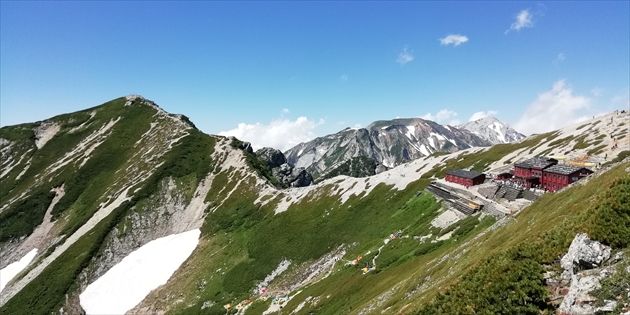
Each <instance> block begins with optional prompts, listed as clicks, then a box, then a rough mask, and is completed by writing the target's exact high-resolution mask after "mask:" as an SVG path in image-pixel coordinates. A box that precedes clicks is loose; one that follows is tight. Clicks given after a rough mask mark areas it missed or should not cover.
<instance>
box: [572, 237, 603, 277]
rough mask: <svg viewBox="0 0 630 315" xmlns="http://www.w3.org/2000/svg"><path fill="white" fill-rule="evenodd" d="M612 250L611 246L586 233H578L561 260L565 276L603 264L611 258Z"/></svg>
mask: <svg viewBox="0 0 630 315" xmlns="http://www.w3.org/2000/svg"><path fill="white" fill-rule="evenodd" d="M610 251H611V249H610V247H608V246H606V245H604V244H602V243H600V242H597V241H593V240H591V239H590V238H589V237H588V235H586V234H585V233H579V234H577V235H576V236H575V238H574V239H573V241H572V242H571V246H569V251H568V252H567V253H566V255H564V256H563V257H562V259H561V260H560V266H561V267H562V269H564V271H565V272H564V276H565V277H570V275H573V274H574V273H575V272H577V271H580V270H585V269H592V268H596V267H599V266H601V265H602V263H603V262H605V261H606V260H608V258H610Z"/></svg>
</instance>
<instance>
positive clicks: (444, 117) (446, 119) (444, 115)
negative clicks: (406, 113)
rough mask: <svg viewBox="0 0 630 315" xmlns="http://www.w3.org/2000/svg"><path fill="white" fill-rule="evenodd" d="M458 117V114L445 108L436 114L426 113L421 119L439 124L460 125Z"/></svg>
mask: <svg viewBox="0 0 630 315" xmlns="http://www.w3.org/2000/svg"><path fill="white" fill-rule="evenodd" d="M457 115H458V114H457V112H455V111H452V110H450V109H446V108H445V109H441V110H440V111H438V112H437V113H435V114H432V113H426V114H424V115H422V116H420V118H422V119H426V120H431V121H435V122H436V123H438V124H448V125H459V123H460V121H459V120H458V119H457Z"/></svg>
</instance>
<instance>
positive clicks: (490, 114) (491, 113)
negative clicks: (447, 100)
mask: <svg viewBox="0 0 630 315" xmlns="http://www.w3.org/2000/svg"><path fill="white" fill-rule="evenodd" d="M496 115H497V111H496V110H489V111H481V112H476V113H473V114H472V115H470V118H469V119H468V121H475V120H479V119H481V118H486V117H494V116H496Z"/></svg>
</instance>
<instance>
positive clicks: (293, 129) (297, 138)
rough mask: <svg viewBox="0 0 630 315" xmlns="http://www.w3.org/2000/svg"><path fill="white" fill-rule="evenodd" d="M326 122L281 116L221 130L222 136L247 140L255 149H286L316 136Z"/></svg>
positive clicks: (302, 117)
mask: <svg viewBox="0 0 630 315" xmlns="http://www.w3.org/2000/svg"><path fill="white" fill-rule="evenodd" d="M322 124H324V120H323V119H320V120H319V121H314V120H311V119H308V118H307V117H304V116H301V117H298V118H296V119H295V120H291V119H286V118H280V119H276V120H272V121H271V122H269V123H267V124H264V123H260V122H257V123H254V124H247V123H239V124H238V126H237V127H236V128H234V129H231V130H226V131H221V132H219V135H221V136H234V137H236V138H238V139H239V140H243V141H247V142H250V143H251V144H252V146H253V147H254V148H255V149H259V148H262V147H272V148H276V149H280V150H282V151H285V150H287V149H290V148H292V147H293V146H295V145H297V144H299V143H301V142H305V141H309V140H311V139H313V138H315V136H316V130H317V128H318V127H319V126H321V125H322Z"/></svg>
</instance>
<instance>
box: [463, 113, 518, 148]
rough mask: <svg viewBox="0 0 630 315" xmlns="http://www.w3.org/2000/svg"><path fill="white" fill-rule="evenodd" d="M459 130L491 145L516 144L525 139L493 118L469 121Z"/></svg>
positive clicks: (487, 117)
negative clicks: (470, 133)
mask: <svg viewBox="0 0 630 315" xmlns="http://www.w3.org/2000/svg"><path fill="white" fill-rule="evenodd" d="M459 128H462V129H466V130H468V131H470V132H472V133H474V134H475V135H477V136H479V137H481V138H482V139H485V140H487V141H489V142H491V143H493V144H498V143H509V142H516V141H519V140H521V139H523V138H525V135H523V134H521V133H519V132H518V131H516V130H514V129H513V128H512V127H510V126H509V125H508V124H506V123H504V122H502V121H500V120H499V119H498V118H496V117H494V116H486V117H482V118H479V119H477V120H473V121H469V122H467V123H465V124H463V125H460V126H459Z"/></svg>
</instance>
